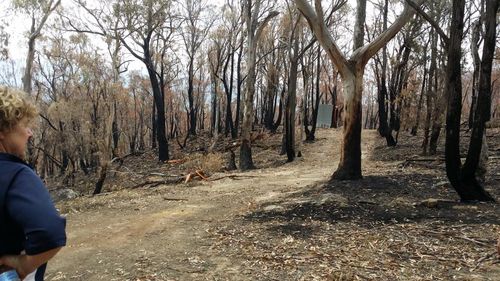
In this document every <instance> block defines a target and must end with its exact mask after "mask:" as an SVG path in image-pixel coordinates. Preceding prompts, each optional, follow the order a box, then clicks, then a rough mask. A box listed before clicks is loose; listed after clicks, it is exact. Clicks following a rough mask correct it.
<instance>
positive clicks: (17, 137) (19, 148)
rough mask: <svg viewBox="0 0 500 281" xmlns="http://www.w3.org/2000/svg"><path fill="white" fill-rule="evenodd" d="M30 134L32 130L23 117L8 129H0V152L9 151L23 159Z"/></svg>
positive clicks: (31, 134) (28, 122)
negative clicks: (6, 130) (5, 130)
mask: <svg viewBox="0 0 500 281" xmlns="http://www.w3.org/2000/svg"><path fill="white" fill-rule="evenodd" d="M32 136H33V132H32V131H31V128H30V121H29V120H28V119H27V118H23V119H21V121H19V123H17V125H16V126H14V127H13V128H12V129H11V130H10V131H8V132H1V131H0V152H6V153H10V154H13V155H15V156H17V157H19V158H21V159H24V158H25V155H26V145H27V144H28V140H29V139H30V138H31V137H32Z"/></svg>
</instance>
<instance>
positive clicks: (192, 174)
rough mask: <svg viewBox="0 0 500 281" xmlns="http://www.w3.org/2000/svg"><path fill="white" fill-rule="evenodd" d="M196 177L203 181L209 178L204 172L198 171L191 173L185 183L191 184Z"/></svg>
mask: <svg viewBox="0 0 500 281" xmlns="http://www.w3.org/2000/svg"><path fill="white" fill-rule="evenodd" d="M196 177H199V178H200V179H202V180H207V179H208V177H207V176H205V174H204V172H203V171H202V170H196V171H194V172H192V173H189V174H187V175H186V180H185V181H184V183H188V182H190V181H191V180H192V179H194V178H196Z"/></svg>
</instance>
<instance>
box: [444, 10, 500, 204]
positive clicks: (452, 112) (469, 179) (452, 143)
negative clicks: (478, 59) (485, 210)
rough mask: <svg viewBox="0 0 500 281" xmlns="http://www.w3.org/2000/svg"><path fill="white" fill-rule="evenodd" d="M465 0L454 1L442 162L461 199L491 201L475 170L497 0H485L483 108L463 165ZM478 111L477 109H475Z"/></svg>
mask: <svg viewBox="0 0 500 281" xmlns="http://www.w3.org/2000/svg"><path fill="white" fill-rule="evenodd" d="M464 6H465V1H464V0H453V8H452V20H451V26H450V30H451V32H450V33H451V34H450V41H449V45H448V65H447V69H446V91H447V97H448V110H447V115H446V145H445V163H446V175H447V176H448V179H449V180H450V183H451V185H452V186H453V188H454V189H455V190H456V191H457V193H458V195H459V196H460V199H461V200H462V201H476V200H477V201H494V199H493V198H492V197H491V195H490V194H488V192H486V191H485V190H484V188H483V187H482V186H481V185H480V184H479V183H478V181H477V179H476V176H475V171H476V169H477V164H478V162H479V155H480V152H481V144H482V139H483V133H484V123H485V122H486V121H487V120H488V119H489V118H490V104H489V102H491V100H490V98H491V67H492V60H493V53H494V49H495V32H496V31H495V29H496V11H497V9H498V1H497V0H488V1H487V9H486V32H485V38H484V47H483V61H482V63H481V75H480V82H479V85H480V88H479V89H480V90H479V95H478V108H481V109H484V110H483V111H482V112H481V114H480V116H478V117H480V118H479V120H477V122H475V123H474V127H473V132H472V135H471V142H470V147H469V152H468V154H467V159H466V161H465V164H464V166H463V167H462V163H461V160H460V118H461V112H462V83H461V63H460V60H461V55H462V52H461V43H462V33H463V27H464V23H463V18H464ZM478 111H479V110H478Z"/></svg>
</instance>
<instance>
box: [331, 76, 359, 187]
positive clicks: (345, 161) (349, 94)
mask: <svg viewBox="0 0 500 281" xmlns="http://www.w3.org/2000/svg"><path fill="white" fill-rule="evenodd" d="M363 71H364V69H363V68H360V69H357V72H354V73H352V74H349V75H348V76H344V77H342V81H343V83H344V87H343V90H344V111H345V112H346V114H345V116H344V126H343V127H342V130H343V137H342V149H341V151H340V162H339V166H338V168H337V170H336V171H335V172H334V173H333V175H332V179H337V180H346V179H349V180H354V179H361V178H362V175H361V120H362V119H361V118H362V116H361V115H362V111H361V109H362V108H361V97H362V94H363Z"/></svg>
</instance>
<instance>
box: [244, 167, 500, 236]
mask: <svg viewBox="0 0 500 281" xmlns="http://www.w3.org/2000/svg"><path fill="white" fill-rule="evenodd" d="M497 193H498V192H497ZM494 195H495V197H496V198H498V194H494ZM429 198H433V199H432V200H429ZM438 199H439V200H438ZM450 199H451V200H450ZM244 219H245V220H248V221H251V222H260V223H271V226H270V227H268V231H270V232H275V233H277V234H283V235H292V236H294V237H297V238H299V237H300V238H308V237H311V236H312V235H314V232H315V227H314V225H311V224H310V223H306V222H310V221H311V220H313V221H320V222H327V223H330V224H333V225H335V224H337V223H353V224H355V225H357V226H360V227H364V228H374V227H378V226H382V225H390V224H408V223H431V224H438V225H439V224H445V225H474V224H486V223H487V224H500V213H499V212H498V204H497V203H477V204H465V203H460V202H459V201H458V197H457V196H456V194H455V192H454V191H453V190H452V189H451V188H450V187H449V185H448V184H447V183H445V182H442V183H440V184H438V185H436V184H435V179H433V178H432V176H431V175H428V174H422V173H420V174H416V173H415V174H411V175H395V176H390V177H389V176H376V175H374V176H367V177H365V178H364V179H363V180H359V181H333V182H330V183H327V184H320V185H317V186H313V187H311V188H309V189H308V190H307V191H305V192H301V193H294V194H292V195H290V196H287V197H285V198H281V199H280V200H277V201H273V202H267V203H266V204H264V205H263V206H262V209H261V210H258V211H255V212H252V213H250V214H247V215H246V216H245V217H244Z"/></svg>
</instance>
